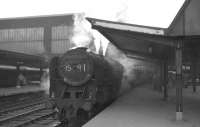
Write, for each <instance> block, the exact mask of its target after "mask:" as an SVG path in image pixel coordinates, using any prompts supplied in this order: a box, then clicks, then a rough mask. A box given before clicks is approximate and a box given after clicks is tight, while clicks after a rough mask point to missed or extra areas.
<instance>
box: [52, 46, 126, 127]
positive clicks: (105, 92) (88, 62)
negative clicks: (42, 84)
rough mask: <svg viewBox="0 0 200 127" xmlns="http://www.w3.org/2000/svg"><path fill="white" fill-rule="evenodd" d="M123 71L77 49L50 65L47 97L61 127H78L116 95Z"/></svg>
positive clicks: (54, 59) (103, 58) (104, 59)
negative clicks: (61, 124) (53, 105)
mask: <svg viewBox="0 0 200 127" xmlns="http://www.w3.org/2000/svg"><path fill="white" fill-rule="evenodd" d="M122 74H123V67H122V66H121V65H120V64H119V63H118V62H116V61H114V60H112V59H107V58H106V57H103V56H102V55H97V54H94V53H92V52H90V51H88V49H87V48H76V49H72V50H69V51H67V52H66V53H65V54H63V55H62V56H56V57H54V58H52V60H51V63H50V96H53V97H54V100H55V108H56V109H57V111H58V117H59V120H60V121H61V122H62V123H63V125H64V126H80V125H82V124H84V123H85V122H86V121H87V120H89V119H90V118H92V117H93V116H94V115H96V114H97V113H98V112H99V111H101V110H102V109H103V108H104V107H105V105H108V104H109V103H111V102H112V101H113V100H114V99H116V98H117V96H118V95H119V91H120V87H121V79H122Z"/></svg>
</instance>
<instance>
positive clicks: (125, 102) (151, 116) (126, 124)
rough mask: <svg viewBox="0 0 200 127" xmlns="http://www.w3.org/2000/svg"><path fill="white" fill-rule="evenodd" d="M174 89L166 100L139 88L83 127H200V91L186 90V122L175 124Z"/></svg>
mask: <svg viewBox="0 0 200 127" xmlns="http://www.w3.org/2000/svg"><path fill="white" fill-rule="evenodd" d="M175 93H176V92H175V89H172V90H169V98H168V100H167V101H164V100H163V99H162V94H161V93H159V92H156V91H153V90H152V88H149V87H138V88H135V89H133V90H132V91H130V92H129V93H127V94H125V95H123V96H121V97H119V98H118V99H117V100H116V101H115V102H114V103H113V104H111V105H110V106H109V107H107V108H106V109H105V110H104V111H102V112H101V113H99V114H98V115H97V116H96V117H94V118H93V119H92V120H90V121H89V122H88V123H86V124H85V125H84V126H83V127H199V126H200V108H199V107H200V88H197V91H196V93H193V91H192V88H191V87H188V88H184V89H183V107H184V108H183V120H182V121H176V109H175V107H176V106H175V105H176V96H175Z"/></svg>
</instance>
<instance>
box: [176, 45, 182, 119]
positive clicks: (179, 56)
mask: <svg viewBox="0 0 200 127" xmlns="http://www.w3.org/2000/svg"><path fill="white" fill-rule="evenodd" d="M182 48H183V46H182V42H181V41H179V42H177V46H176V50H175V54H176V57H175V61H176V120H182V119H183V96H182V84H183V80H182Z"/></svg>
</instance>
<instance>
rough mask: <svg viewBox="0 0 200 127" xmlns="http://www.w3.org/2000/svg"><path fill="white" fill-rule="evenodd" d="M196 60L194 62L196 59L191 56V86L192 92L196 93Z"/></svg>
mask: <svg viewBox="0 0 200 127" xmlns="http://www.w3.org/2000/svg"><path fill="white" fill-rule="evenodd" d="M196 62H197V60H196V57H195V54H194V55H193V58H192V67H191V69H192V80H193V82H192V86H193V92H196V78H197V73H196V69H197V65H196V64H197V63H196Z"/></svg>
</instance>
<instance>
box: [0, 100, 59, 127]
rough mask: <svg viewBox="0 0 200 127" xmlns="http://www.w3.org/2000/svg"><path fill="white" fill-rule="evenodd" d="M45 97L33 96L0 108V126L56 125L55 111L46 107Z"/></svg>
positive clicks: (53, 126)
mask: <svg viewBox="0 0 200 127" xmlns="http://www.w3.org/2000/svg"><path fill="white" fill-rule="evenodd" d="M45 101H46V100H45V98H44V97H41V98H33V99H28V100H24V101H22V102H18V103H13V104H11V105H7V106H6V107H7V108H4V109H3V108H0V127H58V126H59V124H60V123H59V122H58V121H57V120H55V119H54V117H53V116H54V114H55V111H53V110H52V109H47V108H46V104H45Z"/></svg>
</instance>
